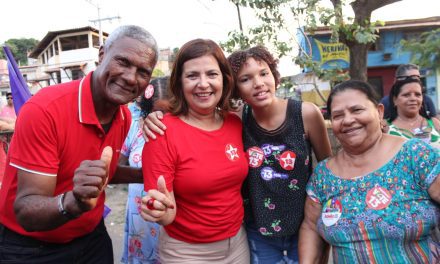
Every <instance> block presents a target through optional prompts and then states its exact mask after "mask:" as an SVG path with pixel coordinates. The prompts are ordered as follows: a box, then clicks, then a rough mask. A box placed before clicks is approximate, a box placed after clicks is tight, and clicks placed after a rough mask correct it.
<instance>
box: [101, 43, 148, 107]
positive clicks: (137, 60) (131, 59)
mask: <svg viewBox="0 0 440 264" xmlns="http://www.w3.org/2000/svg"><path fill="white" fill-rule="evenodd" d="M155 65H156V54H155V53H154V50H153V49H152V48H151V47H150V46H148V45H146V44H144V43H142V42H140V41H138V40H135V39H131V38H128V37H125V38H122V39H119V40H118V41H116V42H115V43H114V44H113V45H112V46H111V47H110V48H108V49H107V50H103V49H101V50H100V65H99V66H98V68H97V69H96V71H95V72H94V74H96V75H97V80H98V82H97V84H98V85H97V86H98V87H94V89H96V91H97V93H98V95H99V96H100V97H101V98H100V100H105V101H106V102H104V103H111V104H117V105H123V104H127V103H128V102H131V101H133V99H135V98H136V97H138V96H139V95H141V94H143V93H144V91H145V89H146V88H147V86H148V84H149V83H150V79H151V74H152V73H153V68H154V66H155Z"/></svg>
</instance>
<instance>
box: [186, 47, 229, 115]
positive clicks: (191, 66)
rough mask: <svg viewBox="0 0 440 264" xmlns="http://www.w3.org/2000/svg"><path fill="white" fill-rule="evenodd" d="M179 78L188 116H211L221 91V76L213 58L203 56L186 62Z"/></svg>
mask: <svg viewBox="0 0 440 264" xmlns="http://www.w3.org/2000/svg"><path fill="white" fill-rule="evenodd" d="M181 78H182V88H183V95H184V97H185V101H186V102H187V104H188V107H189V114H190V115H191V114H196V115H209V114H213V113H214V112H215V108H216V106H217V104H218V103H219V101H220V99H221V97H222V90H223V75H222V72H221V70H220V67H219V64H218V62H217V60H216V59H215V57H214V56H212V55H204V56H202V57H198V58H195V59H192V60H188V61H186V62H185V63H184V64H183V71H182V77H181Z"/></svg>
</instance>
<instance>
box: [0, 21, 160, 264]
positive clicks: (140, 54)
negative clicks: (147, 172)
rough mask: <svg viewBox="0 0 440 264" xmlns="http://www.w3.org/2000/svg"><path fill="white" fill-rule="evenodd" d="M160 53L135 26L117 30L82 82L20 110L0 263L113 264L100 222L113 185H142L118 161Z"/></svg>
mask: <svg viewBox="0 0 440 264" xmlns="http://www.w3.org/2000/svg"><path fill="white" fill-rule="evenodd" d="M157 59H158V47H157V44H156V40H155V39H154V38H153V36H152V35H151V34H150V33H149V32H148V31H146V30H145V29H143V28H141V27H138V26H133V25H129V26H121V27H118V28H117V29H115V31H113V32H112V33H111V34H110V35H109V37H108V38H107V40H106V42H105V44H104V45H103V46H101V47H100V49H99V65H98V66H97V68H96V70H95V71H93V72H90V73H89V74H88V75H87V76H86V77H84V78H83V79H82V80H77V81H72V82H68V83H63V84H59V85H55V86H52V87H48V88H45V89H42V90H40V91H39V92H38V93H37V94H36V95H34V96H33V97H32V98H31V99H29V100H28V101H27V102H26V103H25V104H24V105H23V107H22V108H21V110H20V115H19V117H18V120H17V124H16V127H15V132H14V136H13V138H12V142H11V145H10V148H9V152H8V158H7V165H6V170H5V176H4V179H3V184H2V188H1V189H0V201H2V202H1V203H0V223H1V224H0V237H1V239H0V263H109V264H110V263H111V264H113V250H112V242H111V239H110V237H109V235H108V233H107V230H106V228H105V225H104V221H103V208H104V200H105V191H104V189H105V186H106V184H107V183H108V182H113V183H129V182H142V172H141V170H140V169H138V168H131V167H128V166H117V162H118V158H119V157H118V156H119V151H120V148H121V146H122V144H123V142H124V140H125V137H126V135H127V132H128V130H129V127H130V123H131V117H130V112H129V111H128V109H127V107H126V106H125V104H127V103H128V102H130V101H132V100H133V99H134V98H136V97H137V96H139V95H140V94H143V93H144V91H145V89H146V87H147V86H148V84H149V82H150V78H151V74H152V72H153V68H154V67H155V65H156V62H157Z"/></svg>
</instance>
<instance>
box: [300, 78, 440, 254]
mask: <svg viewBox="0 0 440 264" xmlns="http://www.w3.org/2000/svg"><path fill="white" fill-rule="evenodd" d="M327 109H328V111H329V114H330V119H331V125H332V129H333V132H334V134H335V136H336V137H337V139H338V140H339V142H340V143H341V146H342V149H341V151H339V152H338V153H337V154H336V155H335V156H333V157H331V158H328V159H326V160H324V161H321V162H320V163H319V164H318V165H317V167H316V168H315V170H314V173H313V175H312V177H311V178H310V180H309V183H308V185H307V194H308V198H307V201H306V208H305V219H304V222H303V223H302V225H301V229H300V239H299V258H300V262H301V263H318V262H319V261H320V260H321V258H322V246H323V245H324V242H325V241H326V242H328V243H329V244H331V246H332V253H333V261H334V262H335V263H354V262H355V263H439V262H440V258H439V256H440V255H439V252H440V244H439V242H438V241H436V240H435V232H434V230H435V227H436V226H438V224H439V219H440V218H439V217H440V207H439V203H440V177H439V176H440V164H439V160H440V157H439V151H438V150H436V149H435V148H433V147H432V146H430V145H429V144H426V143H425V142H423V141H421V140H418V139H410V140H407V139H405V138H402V137H397V136H393V135H389V134H386V133H383V132H382V130H381V119H382V115H383V111H384V108H383V105H382V104H380V103H379V97H378V96H377V95H376V94H375V91H374V89H373V88H372V87H371V86H370V85H369V84H368V83H366V82H363V81H354V80H350V81H345V82H342V83H340V84H338V85H336V86H335V87H333V89H332V90H331V92H330V95H329V98H328V101H327Z"/></svg>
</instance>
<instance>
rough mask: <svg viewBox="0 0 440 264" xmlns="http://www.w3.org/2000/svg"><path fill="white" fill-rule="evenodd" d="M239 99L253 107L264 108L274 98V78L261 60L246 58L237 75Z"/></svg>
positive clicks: (267, 66)
mask: <svg viewBox="0 0 440 264" xmlns="http://www.w3.org/2000/svg"><path fill="white" fill-rule="evenodd" d="M237 87H238V89H239V91H240V95H241V98H242V99H243V100H244V101H245V102H247V103H248V104H249V105H251V106H252V107H253V108H254V107H264V106H267V105H269V104H270V103H272V100H273V98H274V97H275V78H274V76H273V74H272V72H271V71H270V68H269V65H267V63H266V62H265V61H263V60H261V61H257V60H255V59H254V58H248V59H247V60H246V62H245V63H243V65H242V66H241V68H240V70H239V71H238V74H237Z"/></svg>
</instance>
